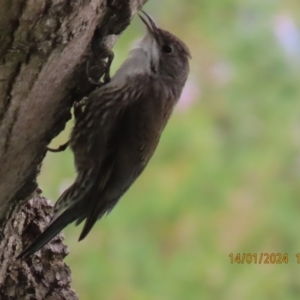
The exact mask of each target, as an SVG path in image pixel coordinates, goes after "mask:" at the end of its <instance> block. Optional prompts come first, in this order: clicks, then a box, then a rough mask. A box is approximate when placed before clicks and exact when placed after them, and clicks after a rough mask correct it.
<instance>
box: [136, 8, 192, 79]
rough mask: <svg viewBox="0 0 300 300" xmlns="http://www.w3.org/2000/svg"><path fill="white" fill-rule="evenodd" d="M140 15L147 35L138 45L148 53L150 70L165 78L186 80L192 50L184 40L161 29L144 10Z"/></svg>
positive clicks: (147, 58)
mask: <svg viewBox="0 0 300 300" xmlns="http://www.w3.org/2000/svg"><path fill="white" fill-rule="evenodd" d="M142 13H143V14H144V16H142V15H139V17H140V18H141V20H142V21H143V23H144V24H145V25H146V28H147V35H146V36H145V37H144V38H143V39H142V40H141V41H140V42H139V45H138V47H139V48H140V49H142V50H143V51H144V52H145V54H146V60H147V61H146V63H147V66H148V71H149V72H151V73H152V74H154V75H155V74H156V75H158V76H162V77H164V78H169V79H171V80H172V79H175V80H182V81H183V82H185V81H186V79H187V76H188V73H189V58H191V54H190V51H189V49H188V47H187V46H186V45H185V43H184V42H183V41H181V40H180V39H179V38H178V37H176V36H175V35H173V34H172V33H170V32H168V31H166V30H163V29H160V28H159V27H158V26H157V25H156V23H155V22H154V20H153V19H152V18H151V17H150V16H149V15H148V14H147V13H146V12H144V11H142Z"/></svg>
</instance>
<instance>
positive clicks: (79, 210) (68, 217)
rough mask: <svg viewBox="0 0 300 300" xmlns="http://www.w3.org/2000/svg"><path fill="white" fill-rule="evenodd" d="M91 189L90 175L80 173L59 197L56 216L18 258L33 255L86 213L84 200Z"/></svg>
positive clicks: (55, 209)
mask: <svg viewBox="0 0 300 300" xmlns="http://www.w3.org/2000/svg"><path fill="white" fill-rule="evenodd" d="M90 189H91V181H90V177H89V176H84V174H79V175H78V177H77V178H76V180H75V182H74V183H73V184H72V185H71V186H70V187H69V188H68V189H67V190H66V191H65V192H64V193H63V194H62V195H61V196H60V197H59V199H58V201H57V203H56V204H55V207H54V216H53V218H52V220H51V222H50V223H49V225H48V227H47V228H46V230H45V231H44V232H43V233H41V235H39V236H38V237H37V238H36V239H35V240H34V241H33V243H32V244H30V245H29V246H28V247H26V248H25V249H24V250H23V251H22V252H21V253H20V254H19V255H18V257H17V258H25V257H27V256H29V255H32V254H33V253H35V252H36V251H38V250H39V249H41V248H42V247H43V246H44V245H45V244H47V243H48V242H49V241H50V240H52V238H54V237H55V236H56V235H57V234H58V233H59V232H60V231H61V230H62V229H64V228H65V227H66V226H67V225H68V224H70V223H72V222H74V221H75V220H76V219H78V218H79V216H81V215H82V214H84V211H83V210H84V209H85V206H84V205H83V203H82V200H83V199H84V198H86V197H87V196H88V194H89V191H90Z"/></svg>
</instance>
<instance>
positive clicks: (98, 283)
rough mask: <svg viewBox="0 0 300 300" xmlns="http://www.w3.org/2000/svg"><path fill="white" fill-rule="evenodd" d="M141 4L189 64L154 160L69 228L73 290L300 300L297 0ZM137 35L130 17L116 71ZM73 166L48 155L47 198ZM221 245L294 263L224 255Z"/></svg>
mask: <svg viewBox="0 0 300 300" xmlns="http://www.w3.org/2000/svg"><path fill="white" fill-rule="evenodd" d="M144 9H145V10H146V11H147V12H148V13H150V14H151V15H152V16H153V17H154V19H155V20H156V21H157V22H158V24H159V25H160V26H161V27H162V28H164V29H167V30H169V31H171V32H173V33H174V34H176V35H178V36H179V37H181V38H182V39H183V40H184V41H185V42H186V44H187V45H188V46H189V47H190V49H191V53H192V56H193V59H192V60H191V63H190V65H191V74H190V77H189V80H188V82H187V84H186V88H185V90H184V92H183V95H182V99H181V101H180V103H179V104H178V106H177V108H176V110H175V112H174V114H173V116H172V118H171V120H170V122H169V124H168V126H167V128H166V130H165V132H164V134H163V137H162V139H161V143H160V145H159V147H158V149H157V151H156V153H155V155H154V157H153V159H152V161H151V162H150V164H149V166H148V167H147V168H146V170H145V172H144V173H143V174H142V175H141V177H140V178H139V179H138V180H137V182H136V183H135V184H134V185H133V187H132V188H131V189H130V190H129V191H128V192H127V194H126V195H125V196H124V197H123V198H122V200H121V201H120V203H119V204H118V205H117V206H116V207H115V209H114V210H113V211H112V213H111V214H110V215H109V216H108V217H105V218H103V219H102V220H101V221H100V222H98V223H97V225H96V226H95V228H94V229H93V230H92V232H91V233H90V234H89V236H88V237H87V238H86V239H85V240H84V241H83V242H81V243H78V242H77V239H78V236H79V233H80V228H76V227H75V226H74V225H71V226H69V227H68V228H67V229H66V230H65V231H64V233H65V235H66V244H67V245H68V246H69V249H70V251H71V254H70V255H69V256H68V257H67V263H68V264H69V265H70V266H71V268H72V271H73V284H72V285H73V288H74V289H75V290H76V291H77V293H78V294H79V295H80V299H82V300H86V299H88V300H94V299H96V300H97V299H105V300H106V299H107V300H177V299H178V300H181V299H299V297H300V264H297V259H296V253H300V199H299V198H300V84H299V82H300V68H299V67H300V32H299V30H300V21H299V20H300V2H299V0H285V1H278V0H277V1H276V0H243V1H238V0H189V1H184V0H165V1H160V0H150V1H149V2H148V3H147V5H146V6H145V7H144ZM144 34H145V28H144V26H143V25H142V23H141V21H140V20H139V19H138V18H137V17H136V18H135V19H134V20H133V22H132V24H131V25H130V26H129V27H128V28H127V29H126V31H125V32H124V34H123V35H122V36H121V38H120V40H119V41H118V42H117V44H116V46H115V48H114V52H115V60H114V64H113V72H114V71H115V70H116V69H117V67H118V66H119V65H120V64H121V62H122V61H123V60H124V59H125V58H126V56H127V53H128V50H129V48H131V46H132V44H133V43H134V42H135V41H136V39H137V38H139V37H141V36H143V35H144ZM71 126H72V121H71V122H70V123H69V127H68V128H69V129H70V127H71ZM67 137H68V130H66V131H65V132H64V133H62V134H61V135H60V136H59V137H57V138H56V139H55V140H54V141H53V142H52V144H51V145H52V146H57V145H59V144H61V143H63V142H64V141H65V140H66V139H67ZM74 175H75V172H74V168H73V156H72V154H71V152H70V150H67V151H65V153H61V154H52V153H49V154H48V155H47V157H46V159H45V162H44V165H43V169H42V172H41V175H40V177H39V182H40V186H41V188H42V189H43V191H44V195H45V196H47V197H49V198H50V199H53V200H55V199H57V197H58V196H59V194H60V193H61V192H62V191H63V190H64V189H65V188H66V187H67V186H68V185H69V184H71V183H72V180H73V179H74ZM230 253H233V254H234V255H236V254H237V253H258V254H260V253H269V254H270V253H282V254H284V253H287V254H288V256H289V262H288V263H287V264H285V263H282V264H271V263H270V264H254V263H251V264H247V263H246V262H244V263H243V264H238V263H236V262H235V263H233V264H231V263H230V257H229V254H230Z"/></svg>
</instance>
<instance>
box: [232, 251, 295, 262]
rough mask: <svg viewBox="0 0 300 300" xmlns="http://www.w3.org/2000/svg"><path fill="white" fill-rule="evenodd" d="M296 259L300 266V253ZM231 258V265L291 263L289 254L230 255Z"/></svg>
mask: <svg viewBox="0 0 300 300" xmlns="http://www.w3.org/2000/svg"><path fill="white" fill-rule="evenodd" d="M296 257H297V263H298V264H299V263H300V253H297V254H296ZM229 258H230V263H231V264H233V263H237V264H243V263H247V264H287V263H288V262H289V255H288V254H287V253H284V254H282V253H237V254H233V253H230V254H229Z"/></svg>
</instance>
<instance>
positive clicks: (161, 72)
mask: <svg viewBox="0 0 300 300" xmlns="http://www.w3.org/2000/svg"><path fill="white" fill-rule="evenodd" d="M144 14H145V13H144ZM145 15H146V17H147V20H146V19H145V18H144V17H142V16H140V17H141V19H142V21H143V22H144V23H145V25H146V27H147V31H148V33H147V35H146V36H145V37H144V39H143V40H142V41H140V42H139V44H138V45H137V47H136V48H134V49H133V50H132V51H131V52H130V55H129V58H128V59H127V60H126V61H125V62H124V63H123V65H122V66H121V67H120V69H119V70H118V71H117V73H116V74H115V76H113V78H112V79H111V81H110V82H109V83H108V84H106V85H104V86H102V87H100V88H98V89H96V90H95V91H94V92H92V93H91V95H90V96H89V97H88V101H87V104H86V107H85V109H84V111H83V112H82V114H80V115H79V116H78V118H77V119H76V123H75V126H74V128H73V131H72V133H71V137H70V146H71V149H72V151H73V153H74V157H75V166H76V170H77V173H78V175H77V178H76V180H75V182H74V183H73V185H71V186H70V187H69V188H68V189H67V190H66V191H65V192H64V193H63V194H62V195H61V197H60V198H59V200H58V201H57V203H56V205H55V207H54V216H53V219H52V220H51V222H50V224H49V226H48V227H47V229H46V230H45V231H44V232H43V233H42V234H41V235H40V236H39V237H38V238H37V239H36V240H35V241H34V242H33V244H31V245H30V246H29V247H27V248H26V249H25V250H24V251H23V252H22V253H21V254H20V256H19V257H22V256H27V255H30V254H32V253H34V252H36V251H37V250H39V249H40V248H41V247H42V246H43V245H45V244H46V243H47V242H48V241H49V240H51V239H52V238H53V237H54V236H55V235H56V234H58V233H59V232H60V231H61V230H62V229H63V228H64V227H65V226H67V225H68V224H69V223H72V222H76V224H79V223H80V222H82V221H83V220H85V224H84V227H83V230H82V233H81V235H80V237H79V240H82V239H83V238H85V237H86V235H87V234H88V233H89V231H90V230H91V228H92V227H93V225H94V224H95V222H96V221H97V220H98V219H100V218H101V217H102V216H103V215H104V214H105V213H109V212H110V211H111V210H112V209H113V207H114V206H115V205H116V203H117V202H118V201H119V199H120V198H121V197H122V195H123V194H124V193H125V192H126V191H127V190H128V188H129V187H130V186H131V185H132V184H133V182H134V181H135V180H136V178H137V177H138V176H139V175H140V174H141V172H142V171H143V170H144V168H145V167H146V165H147V163H148V162H149V160H150V158H151V157H152V155H153V153H154V151H155V149H156V147H157V145H158V142H159V139H160V136H161V133H162V131H163V129H164V128H165V126H166V124H167V121H168V119H169V117H170V115H171V113H172V110H173V108H174V105H175V104H176V102H177V100H178V99H179V97H180V94H181V91H182V88H183V86H184V84H185V82H186V79H187V76H188V73H189V64H188V59H189V58H190V53H189V50H188V48H187V46H186V45H185V44H184V43H183V42H182V41H181V40H179V39H178V38H177V37H175V36H174V35H173V34H171V33H169V32H167V31H165V30H162V29H159V28H158V27H157V26H156V24H155V23H154V21H153V20H152V19H151V18H150V17H149V16H148V15H147V14H145Z"/></svg>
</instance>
